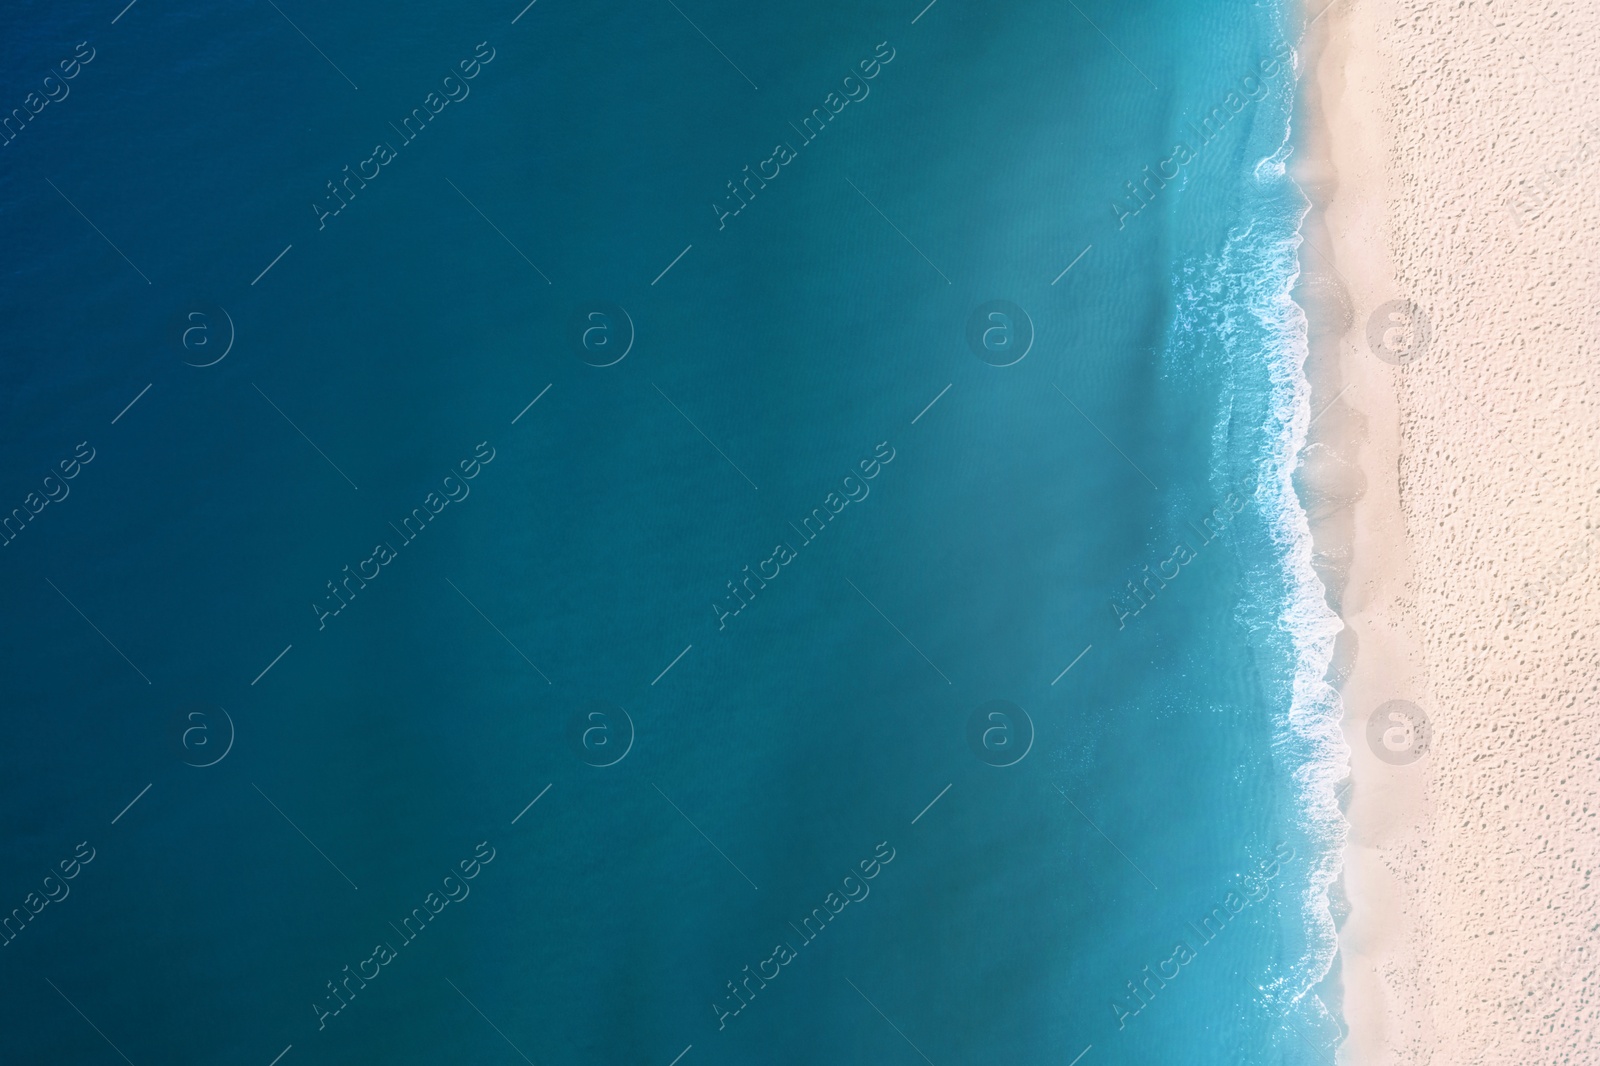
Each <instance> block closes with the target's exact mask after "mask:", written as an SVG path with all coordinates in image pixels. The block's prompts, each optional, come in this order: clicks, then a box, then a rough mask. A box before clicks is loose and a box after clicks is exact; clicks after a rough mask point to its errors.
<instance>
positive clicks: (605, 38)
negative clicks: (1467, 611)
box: [0, 0, 1339, 1066]
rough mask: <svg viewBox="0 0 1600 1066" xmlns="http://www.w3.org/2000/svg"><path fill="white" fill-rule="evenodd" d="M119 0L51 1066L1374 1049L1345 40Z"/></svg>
mask: <svg viewBox="0 0 1600 1066" xmlns="http://www.w3.org/2000/svg"><path fill="white" fill-rule="evenodd" d="M119 6H120V5H117V4H113V5H111V7H110V8H109V9H104V10H103V9H102V8H101V7H99V6H89V5H82V4H67V5H41V4H31V5H20V6H17V7H14V8H13V9H12V10H11V11H9V12H8V13H6V15H5V16H4V20H5V26H6V28H7V30H9V31H10V32H9V33H6V34H0V41H3V43H0V49H3V55H4V59H5V63H4V69H6V70H7V71H9V72H10V73H9V75H8V76H7V78H6V79H5V80H4V91H5V92H6V93H7V94H8V95H7V100H8V101H9V102H8V103H7V104H6V106H7V107H11V106H13V104H15V105H17V106H23V101H24V99H25V98H26V97H27V94H28V93H30V92H34V91H35V88H36V85H37V86H44V87H45V90H47V91H50V92H54V93H57V94H60V92H61V90H60V88H51V85H52V84H54V85H55V86H61V85H65V86H66V87H68V88H69V89H70V92H68V93H66V94H65V95H64V96H62V98H61V99H58V100H56V101H55V102H53V103H49V104H48V105H46V106H44V107H43V109H42V110H40V111H39V113H38V114H36V115H34V116H33V117H32V118H30V119H27V120H26V121H25V122H22V123H21V125H19V126H18V128H19V129H20V131H21V132H20V133H17V134H14V135H13V139H12V140H11V141H10V142H9V143H8V144H6V145H5V146H4V147H3V148H0V205H3V216H0V217H3V226H4V234H5V245H6V247H7V249H8V252H9V255H8V257H7V265H8V284H7V285H6V286H5V287H4V288H3V290H0V301H3V307H4V315H5V321H6V324H7V341H8V343H7V352H8V356H9V357H8V358H6V359H5V360H4V361H3V362H0V374H3V375H4V376H3V386H0V397H3V402H4V405H5V406H4V411H5V418H4V419H3V420H0V448H3V454H4V456H5V457H6V463H5V468H4V469H5V476H4V479H3V483H0V489H3V491H4V492H5V493H6V496H5V500H6V501H7V502H6V503H5V506H6V507H8V508H9V507H12V506H15V507H18V508H21V509H22V511H21V517H20V518H19V519H18V520H17V521H16V522H15V524H14V529H10V530H8V532H7V536H8V537H9V538H10V539H9V540H8V541H7V543H6V545H5V547H4V549H3V551H0V583H3V588H4V592H5V596H6V600H7V602H8V603H9V604H10V607H11V622H10V624H9V627H8V630H7V636H8V638H9V639H7V640H6V641H5V642H4V644H3V650H0V656H3V657H4V670H3V677H4V678H5V696H6V703H5V706H6V707H7V715H6V723H7V735H8V737H9V741H10V742H9V743H8V744H7V745H6V746H5V749H4V764H3V765H4V772H3V773H0V824H4V826H5V848H4V851H3V855H0V890H3V891H4V892H5V893H6V896H5V897H4V900H3V901H0V905H3V906H4V907H6V908H11V907H16V908H19V912H18V915H17V917H16V918H15V919H14V922H13V925H12V926H11V927H8V930H7V935H6V938H5V946H4V947H3V948H0V988H4V989H5V995H4V997H3V1002H4V1003H5V1007H4V1008H3V1010H4V1013H3V1014H0V1018H4V1023H3V1024H0V1057H3V1059H4V1061H7V1062H11V1061H15V1062H46V1061H50V1062H69V1061H70V1062H99V1061H117V1059H116V1054H117V1053H121V1054H122V1055H124V1056H125V1057H126V1058H127V1059H128V1060H131V1061H132V1062H136V1063H141V1064H143V1063H147V1062H162V1061H220V1060H226V1061H240V1062H251V1061H260V1062H261V1063H263V1064H266V1063H269V1062H272V1061H273V1056H275V1055H278V1054H280V1052H283V1051H284V1049H285V1048H286V1047H288V1048H289V1050H288V1051H287V1053H286V1055H285V1057H284V1058H283V1060H282V1061H283V1063H284V1064H285V1066H292V1064H293V1063H295V1062H300V1061H312V1062H318V1061H321V1062H380V1061H381V1062H418V1063H421V1062H440V1061H446V1062H454V1061H465V1062H500V1061H504V1062H514V1061H517V1060H518V1056H522V1057H524V1058H525V1059H526V1060H529V1061H532V1062H537V1063H541V1064H543V1063H549V1062H579V1061H595V1062H622V1061H636V1062H645V1063H659V1064H660V1066H668V1064H669V1063H672V1062H673V1061H674V1056H677V1055H679V1054H680V1052H684V1050H685V1049H686V1048H687V1049H688V1050H687V1052H686V1054H685V1055H684V1057H683V1059H682V1063H683V1064H684V1066H694V1064H695V1063H699V1062H728V1063H734V1062H750V1061H762V1062H773V1063H823V1062H867V1061H870V1062H906V1063H912V1062H917V1061H923V1060H926V1061H929V1062H933V1063H937V1064H939V1066H947V1064H950V1063H958V1062H978V1061H983V1062H990V1061H1005V1062H1017V1063H1071V1062H1073V1061H1074V1057H1075V1056H1078V1055H1080V1053H1083V1052H1084V1050H1085V1049H1086V1048H1087V1049H1089V1050H1088V1051H1087V1053H1086V1054H1085V1055H1084V1057H1083V1059H1082V1062H1083V1063H1084V1066H1092V1064H1094V1063H1099V1062H1127V1063H1134V1062H1148V1061H1182V1062H1187V1063H1196V1064H1203V1063H1218V1064H1221V1063H1229V1064H1235V1063H1309V1062H1314V1061H1318V1060H1319V1059H1320V1058H1321V1057H1322V1056H1324V1055H1327V1054H1329V1052H1328V1051H1327V1050H1326V1049H1327V1048H1329V1047H1331V1044H1332V1041H1333V1039H1334V1038H1335V1036H1336V1035H1337V1023H1336V1022H1335V1021H1334V1020H1333V1018H1332V1016H1331V1015H1329V1013H1328V1011H1327V1010H1326V1009H1325V1008H1324V1007H1323V1006H1322V1003H1321V1001H1320V1000H1319V999H1318V998H1317V996H1316V994H1315V992H1313V991H1311V990H1312V988H1313V986H1314V985H1315V984H1316V983H1317V981H1319V980H1320V979H1321V977H1322V976H1323V974H1324V973H1325V971H1326V968H1327V966H1328V963H1329V959H1330V953H1331V925H1330V924H1329V921H1328V917H1327V907H1326V900H1325V898H1324V897H1323V892H1324V889H1325V886H1326V883H1327V879H1328V876H1329V869H1330V866H1329V864H1330V863H1331V862H1332V861H1333V856H1334V855H1335V854H1336V847H1337V844H1338V841H1339V837H1338V830H1337V827H1336V818H1335V814H1336V812H1334V810H1333V808H1332V806H1331V791H1330V790H1329V789H1328V787H1327V777H1328V775H1329V774H1330V773H1331V771H1330V770H1328V769H1327V767H1328V766H1330V765H1332V764H1333V763H1335V762H1336V761H1337V757H1338V755H1339V750H1338V749H1339V742H1338V740H1337V730H1336V729H1333V728H1332V727H1331V726H1330V725H1329V724H1328V723H1329V721H1330V720H1331V719H1330V717H1329V716H1330V715H1331V714H1332V709H1331V708H1332V704H1331V700H1332V697H1331V694H1329V693H1328V692H1327V691H1326V690H1325V689H1324V688H1323V687H1322V686H1321V685H1320V683H1318V682H1316V681H1314V680H1311V679H1316V678H1319V677H1320V676H1321V673H1322V667H1323V666H1325V665H1326V654H1327V649H1326V646H1325V645H1326V642H1327V640H1328V635H1327V634H1328V632H1329V627H1330V621H1329V618H1328V617H1327V615H1326V611H1325V609H1324V608H1322V607H1321V606H1320V603H1321V597H1320V589H1319V588H1316V587H1315V581H1314V578H1312V577H1310V576H1309V575H1310V571H1309V567H1308V566H1307V565H1306V562H1307V548H1306V546H1305V538H1304V536H1303V532H1304V522H1303V519H1302V518H1301V517H1300V515H1299V512H1298V508H1297V505H1296V504H1295V501H1294V499H1293V496H1292V492H1291V490H1290V489H1289V483H1288V473H1289V467H1290V465H1291V464H1292V460H1293V455H1294V451H1295V449H1296V448H1297V444H1298V442H1297V438H1296V433H1297V432H1298V433H1300V434H1303V432H1304V425H1305V422H1306V419H1307V417H1308V413H1307V412H1306V410H1305V402H1304V387H1303V381H1302V378H1301V375H1300V370H1299V362H1300V360H1301V359H1302V358H1303V356H1304V339H1303V338H1304V329H1303V320H1302V318H1301V317H1300V315H1299V312H1298V310H1297V309H1295V308H1294V306H1293V305H1292V304H1291V303H1289V301H1288V297H1287V292H1288V290H1289V288H1290V286H1291V283H1292V280H1293V276H1294V271H1295V260H1294V246H1295V241H1296V238H1295V227H1296V225H1297V223H1298V220H1299V217H1300V214H1301V211H1302V210H1303V201H1302V199H1301V197H1300V195H1299V193H1298V192H1297V190H1295V188H1294V186H1293V185H1292V183H1290V182H1289V181H1288V179H1287V178H1286V177H1285V176H1284V174H1283V168H1282V162H1283V158H1284V151H1285V148H1284V146H1285V144H1286V142H1287V141H1288V139H1289V137H1290V130H1289V121H1288V119H1289V115H1290V112H1291V109H1292V104H1293V94H1294V77H1295V75H1294V71H1293V67H1292V64H1293V58H1292V54H1291V49H1290V47H1289V42H1292V41H1293V40H1294V39H1295V37H1296V35H1297V25H1298V15H1297V14H1296V13H1294V12H1290V11H1286V10H1284V9H1283V8H1282V6H1281V5H1259V6H1248V5H1224V4H1215V3H1202V4H1194V3H1176V2H1173V3H1150V4H1145V5H1141V6H1138V7H1134V8H1125V7H1119V6H1117V5H1112V4H1107V3H1099V2H1094V3H1090V2H1088V0H1084V2H1082V3H1080V4H1077V5H1074V4H1072V3H1067V4H1057V3H1042V2H1037V3H1036V2H1017V3H1009V4H1006V5H1003V6H1000V7H996V6H994V5H972V4H966V3H962V2H960V0H938V2H937V3H935V4H933V5H930V6H929V7H927V8H922V9H921V10H920V12H919V8H920V4H917V3H913V4H910V5H901V4H899V3H883V2H871V3H867V4H852V5H846V4H821V5H818V4H810V5H803V6H801V5H791V4H783V5H768V6H757V7H754V8H752V7H750V6H749V5H743V6H740V5H732V4H728V3H722V2H720V0H697V2H696V3H693V4H689V3H684V2H679V0H674V2H663V3H659V4H651V3H645V4H617V3H608V2H602V3H595V4H585V5H571V4H563V3H561V2H560V0H540V2H538V3H537V4H534V5H532V6H530V7H528V8H526V9H523V10H521V12H520V14H519V11H518V8H519V7H520V4H517V3H513V4H510V5H505V6H501V5H492V4H484V3H472V4H464V5H452V6H451V7H450V8H449V9H448V10H438V9H436V8H435V7H433V6H432V5H417V4H400V5H392V4H391V5H381V6H379V5H366V4H362V5H349V6H345V7H343V8H341V9H340V10H337V11H334V10H326V9H319V8H316V7H314V6H306V5H303V4H286V3H279V4H278V5H277V7H278V8H279V9H281V10H275V9H274V5H272V4H266V5H259V6H258V5H247V6H246V7H244V8H242V9H240V10H228V11H202V10H199V9H173V8H170V7H163V6H161V5H157V4H154V3H150V2H148V0H146V2H144V3H138V4H136V5H134V6H132V7H131V8H129V9H126V10H124V11H122V13H121V14H120V15H118V13H117V8H118V7H119ZM113 16H116V21H115V23H113V22H112V19H113ZM291 20H292V21H291ZM513 20H515V21H513ZM80 41H88V42H89V49H88V50H87V51H84V52H80V53H79V54H80V55H84V54H89V52H91V51H92V58H91V59H89V60H88V61H87V62H86V63H80V64H79V66H78V67H77V69H76V71H75V73H74V74H73V76H72V77H71V78H70V79H69V80H67V81H66V82H61V81H59V80H57V81H56V82H54V83H45V82H43V81H42V79H43V78H44V76H45V74H46V73H47V72H48V71H50V70H51V69H54V68H57V64H58V63H59V62H60V61H62V60H68V59H69V58H70V57H72V56H73V55H74V47H75V46H76V45H77V44H78V42H80ZM480 42H481V43H480ZM63 69H64V68H63ZM452 71H454V72H455V77H453V78H450V80H448V81H447V80H446V78H447V76H449V75H451V72H452ZM468 72H470V75H471V76H470V77H467V74H468ZM357 86H359V88H357ZM430 94H433V95H432V96H430ZM408 120H409V123H408ZM1178 145H1182V146H1183V147H1184V149H1185V150H1184V151H1182V152H1178V151H1176V150H1175V148H1176V146H1178ZM747 167H748V170H746V169H745V168H747ZM345 168H348V170H346V169H345ZM1146 168H1148V169H1146ZM349 174H356V175H358V176H357V177H356V178H353V179H351V178H347V175H349ZM751 174H754V175H756V177H754V178H751V177H749V175H751ZM360 175H365V176H366V177H361V176H360ZM1151 175H1154V176H1151ZM336 181H337V182H342V183H344V184H343V185H342V186H341V187H340V188H339V189H337V190H335V189H334V188H332V187H330V184H329V183H332V182H336ZM736 181H737V182H739V183H743V184H741V185H740V188H739V189H738V190H737V191H735V190H734V189H733V187H732V185H731V184H730V183H734V182H736ZM1132 185H1137V186H1138V189H1137V191H1135V190H1134V189H1133V188H1132V187H1131V186H1132ZM196 315H198V316H200V317H198V318H197V317H193V316H196ZM595 316H599V317H595ZM991 316H999V317H991ZM229 341H231V346H229V344H228V343H227V342H229ZM197 364H209V365H197ZM601 364H605V365H601ZM146 386H148V390H147V391H146ZM130 401H134V402H133V403H132V405H131V406H127V405H129V402H130ZM534 401H536V402H534ZM530 404H531V406H530ZM80 442H83V447H82V448H80ZM74 455H76V456H77V457H78V461H76V462H75V463H74V460H73V457H74ZM84 455H92V458H90V459H88V460H87V461H83V460H82V457H83V456H84ZM62 462H68V463H74V465H73V467H72V469H73V475H72V476H71V477H70V478H69V479H63V478H64V475H65V472H66V469H67V468H66V467H58V464H59V463H62ZM52 471H55V474H56V477H55V478H54V479H53V480H51V481H48V482H47V481H45V480H44V479H45V477H46V476H47V475H48V474H50V473H51V472H52ZM30 493H33V494H34V495H33V496H30V495H29V494H30ZM51 496H54V497H58V499H56V500H55V501H54V502H45V503H44V504H43V505H42V507H40V508H39V509H38V513H36V514H33V513H31V512H32V511H33V510H34V507H35V505H36V504H37V503H38V501H39V500H40V499H41V497H43V498H45V499H46V500H48V499H49V497H51ZM28 501H34V502H33V503H30V502H28ZM17 530H20V532H18V531H17ZM1180 545H1182V547H1181V548H1180ZM352 575H354V576H352ZM991 701H1005V703H1003V704H993V703H992V702H991ZM230 742H231V743H230ZM147 785H148V786H149V787H148V791H141V790H144V789H145V788H146V786H147ZM130 800H135V802H134V803H133V805H132V806H127V805H128V804H129V801H130ZM535 800H537V802H536V803H535V802H533V801H535ZM530 804H531V805H530ZM119 812H121V813H119ZM113 819H115V821H114V822H113ZM80 842H84V848H83V849H80V851H79V857H78V859H77V860H74V859H72V856H73V855H74V854H75V848H77V847H78V845H79V843H80ZM83 854H92V856H93V857H92V859H90V860H89V861H88V862H82V861H81V860H82V855H83ZM63 861H66V862H76V864H77V865H75V866H73V867H72V869H73V870H74V873H73V876H72V877H71V878H70V879H66V880H63V878H64V877H65V872H66V867H60V868H59V869H58V863H61V862H63ZM52 871H55V872H56V879H55V880H53V881H51V882H49V883H45V882H43V881H42V879H43V878H44V877H45V876H46V875H47V874H50V873H51V872H52ZM469 873H470V877H469V876H468V874H469ZM30 893H33V895H32V896H30ZM50 895H56V896H60V897H61V898H60V899H59V900H58V901H56V902H45V901H44V900H43V899H42V897H48V896H50ZM30 900H31V901H33V904H39V910H38V912H37V913H33V905H32V904H30V903H28V902H26V901H30ZM408 919H409V922H408ZM808 919H809V922H808ZM1180 944H1181V945H1182V946H1183V947H1182V950H1181V951H1180V950H1179V945H1180ZM352 975H354V976H352ZM91 1019H92V1021H90V1020H91ZM108 1045H112V1046H108Z"/></svg>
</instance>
